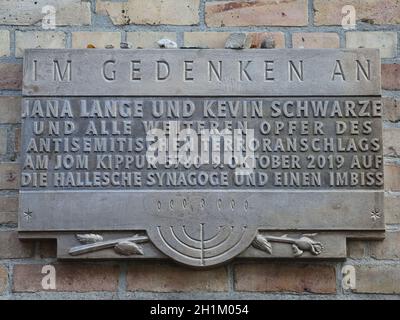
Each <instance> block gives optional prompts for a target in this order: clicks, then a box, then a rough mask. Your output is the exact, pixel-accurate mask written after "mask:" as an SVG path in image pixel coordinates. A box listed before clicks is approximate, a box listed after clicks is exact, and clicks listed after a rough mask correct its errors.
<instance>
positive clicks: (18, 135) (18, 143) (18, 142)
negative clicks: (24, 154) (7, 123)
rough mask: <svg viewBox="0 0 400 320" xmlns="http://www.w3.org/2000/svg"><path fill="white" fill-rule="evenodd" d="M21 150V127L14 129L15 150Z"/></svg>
mask: <svg viewBox="0 0 400 320" xmlns="http://www.w3.org/2000/svg"><path fill="white" fill-rule="evenodd" d="M20 150H21V128H20V127H18V128H15V129H14V151H15V152H17V153H18V152H20Z"/></svg>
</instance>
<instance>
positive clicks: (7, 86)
mask: <svg viewBox="0 0 400 320" xmlns="http://www.w3.org/2000/svg"><path fill="white" fill-rule="evenodd" d="M21 88H22V65H21V64H15V63H0V89H1V90H20V89H21Z"/></svg>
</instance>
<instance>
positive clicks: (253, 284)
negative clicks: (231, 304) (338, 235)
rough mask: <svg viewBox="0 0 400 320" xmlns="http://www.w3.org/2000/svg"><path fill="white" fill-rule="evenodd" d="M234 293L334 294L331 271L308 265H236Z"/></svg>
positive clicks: (330, 268)
mask: <svg viewBox="0 0 400 320" xmlns="http://www.w3.org/2000/svg"><path fill="white" fill-rule="evenodd" d="M235 290H236V291H251V292H298V293H301V292H313V293H335V292H336V276H335V268H334V267H332V266H327V265H310V264H307V265H306V264H304V265H303V264H302V265H300V264H293V263H291V264H273V263H257V264H237V265H235Z"/></svg>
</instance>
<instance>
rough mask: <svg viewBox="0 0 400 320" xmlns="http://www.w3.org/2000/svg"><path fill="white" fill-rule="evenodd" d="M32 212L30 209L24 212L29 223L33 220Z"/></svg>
mask: <svg viewBox="0 0 400 320" xmlns="http://www.w3.org/2000/svg"><path fill="white" fill-rule="evenodd" d="M32 213H33V212H32V211H31V210H30V209H29V208H28V210H26V211H24V217H25V219H26V220H27V221H29V220H31V219H32Z"/></svg>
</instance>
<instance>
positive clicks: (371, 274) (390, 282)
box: [354, 265, 400, 294]
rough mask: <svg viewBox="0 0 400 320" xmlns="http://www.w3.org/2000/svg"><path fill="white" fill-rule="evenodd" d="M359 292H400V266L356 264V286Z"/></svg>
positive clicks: (356, 290)
mask: <svg viewBox="0 0 400 320" xmlns="http://www.w3.org/2000/svg"><path fill="white" fill-rule="evenodd" d="M354 291H355V292H359V293H385V294H397V293H400V266H398V265H396V266H392V265H376V266H356V288H355V290H354Z"/></svg>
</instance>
